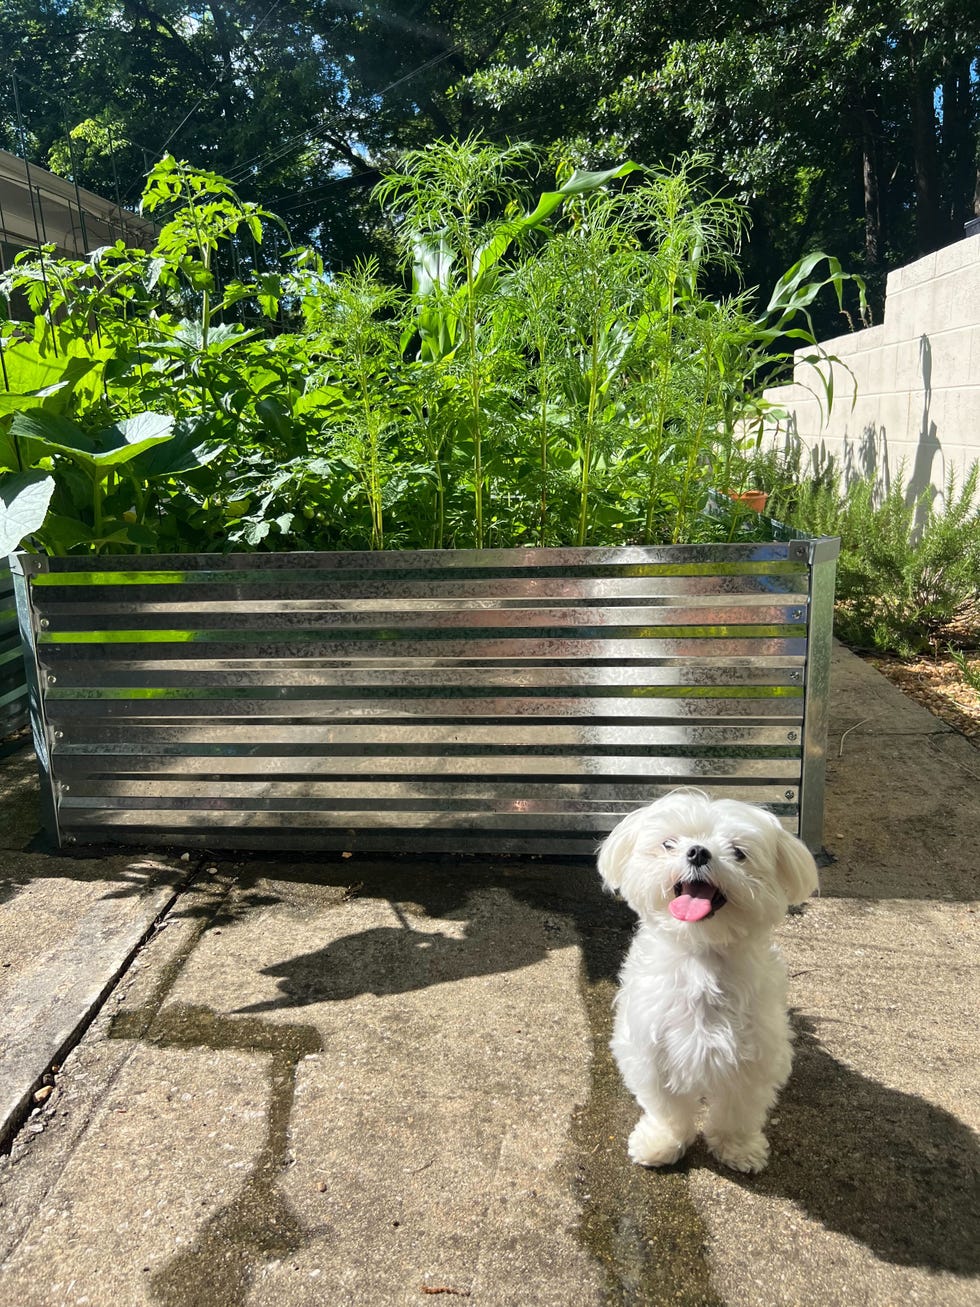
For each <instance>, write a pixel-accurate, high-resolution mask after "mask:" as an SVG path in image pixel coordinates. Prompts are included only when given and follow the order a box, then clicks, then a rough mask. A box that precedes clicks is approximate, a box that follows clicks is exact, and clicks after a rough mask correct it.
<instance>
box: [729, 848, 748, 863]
mask: <svg viewBox="0 0 980 1307" xmlns="http://www.w3.org/2000/svg"><path fill="white" fill-rule="evenodd" d="M732 855H733V857H734V858H735V861H736V862H744V861H745V850H744V849H734V848H733V849H732Z"/></svg>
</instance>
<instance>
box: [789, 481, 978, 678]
mask: <svg viewBox="0 0 980 1307" xmlns="http://www.w3.org/2000/svg"><path fill="white" fill-rule="evenodd" d="M978 486H980V464H976V463H975V464H974V465H973V466H972V467H971V468H970V470H969V472H968V474H967V476H966V478H965V480H964V482H963V485H962V487H961V488H957V485H956V478H955V474H954V473H953V472H950V474H949V477H948V478H947V482H946V486H945V493H944V496H943V506H942V507H941V508H937V507H936V505H935V504H934V503H933V502H932V500H931V496H930V495H929V494H925V495H922V496H920V497H919V498H918V499H910V498H909V497H908V494H907V492H906V490H905V487H904V484H903V480H902V477H901V476H899V477H898V478H897V479H896V480H895V481H894V482H893V483H892V485H891V486H890V487H889V488H888V490H887V491H885V492H883V493H877V488H876V486H875V484H874V483H873V482H872V481H870V480H863V481H858V482H855V483H854V484H853V485H851V486H849V487H848V488H847V490H846V491H845V490H844V489H843V488H842V486H841V483H840V478H839V476H837V475H836V474H829V475H828V474H825V475H824V477H823V479H822V480H821V481H820V482H818V483H810V485H808V486H801V487H800V489H799V491H798V493H797V496H796V499H795V502H794V504H793V507H792V512H791V515H790V520H791V522H792V524H793V525H794V526H796V527H797V528H799V529H800V530H803V531H806V532H808V533H813V534H814V535H818V534H819V535H838V536H840V539H841V556H840V561H839V564H838V569H837V615H836V629H837V632H838V634H839V635H840V637H841V639H842V640H844V641H845V643H847V644H851V645H854V646H856V647H859V648H873V649H877V650H879V651H881V652H888V653H896V654H899V655H900V656H902V657H910V656H912V655H914V654H917V653H921V652H923V651H926V650H929V649H930V648H934V647H935V645H936V642H937V640H938V638H939V637H940V636H941V633H942V631H943V629H944V628H945V627H947V626H948V625H949V623H950V622H952V621H953V620H954V619H955V617H956V615H957V613H958V612H959V611H960V610H961V609H962V608H963V607H964V605H966V604H968V603H970V602H971V601H973V600H975V598H976V596H977V594H978V593H980V509H978V508H977V507H976V506H975V501H976V496H977V490H978Z"/></svg>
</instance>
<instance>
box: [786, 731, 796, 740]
mask: <svg viewBox="0 0 980 1307" xmlns="http://www.w3.org/2000/svg"><path fill="white" fill-rule="evenodd" d="M786 738H787V739H788V740H795V739H796V732H795V731H790V732H789V734H788V735H787V736H786Z"/></svg>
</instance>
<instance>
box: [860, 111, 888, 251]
mask: <svg viewBox="0 0 980 1307" xmlns="http://www.w3.org/2000/svg"><path fill="white" fill-rule="evenodd" d="M879 139H880V125H879V121H878V111H877V109H876V108H875V107H873V106H871V105H869V104H868V103H867V102H865V103H863V104H862V105H861V150H862V164H863V174H864V257H865V259H866V261H867V264H868V267H869V268H878V267H880V266H881V260H882V255H883V248H882V246H883V233H882V225H881V193H880V190H879V185H878V178H879V175H880V166H879V157H880V150H879V144H878V143H879Z"/></svg>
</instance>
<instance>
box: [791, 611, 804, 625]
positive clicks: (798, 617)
mask: <svg viewBox="0 0 980 1307" xmlns="http://www.w3.org/2000/svg"><path fill="white" fill-rule="evenodd" d="M793 621H794V622H802V621H803V609H802V608H794V609H793Z"/></svg>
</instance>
